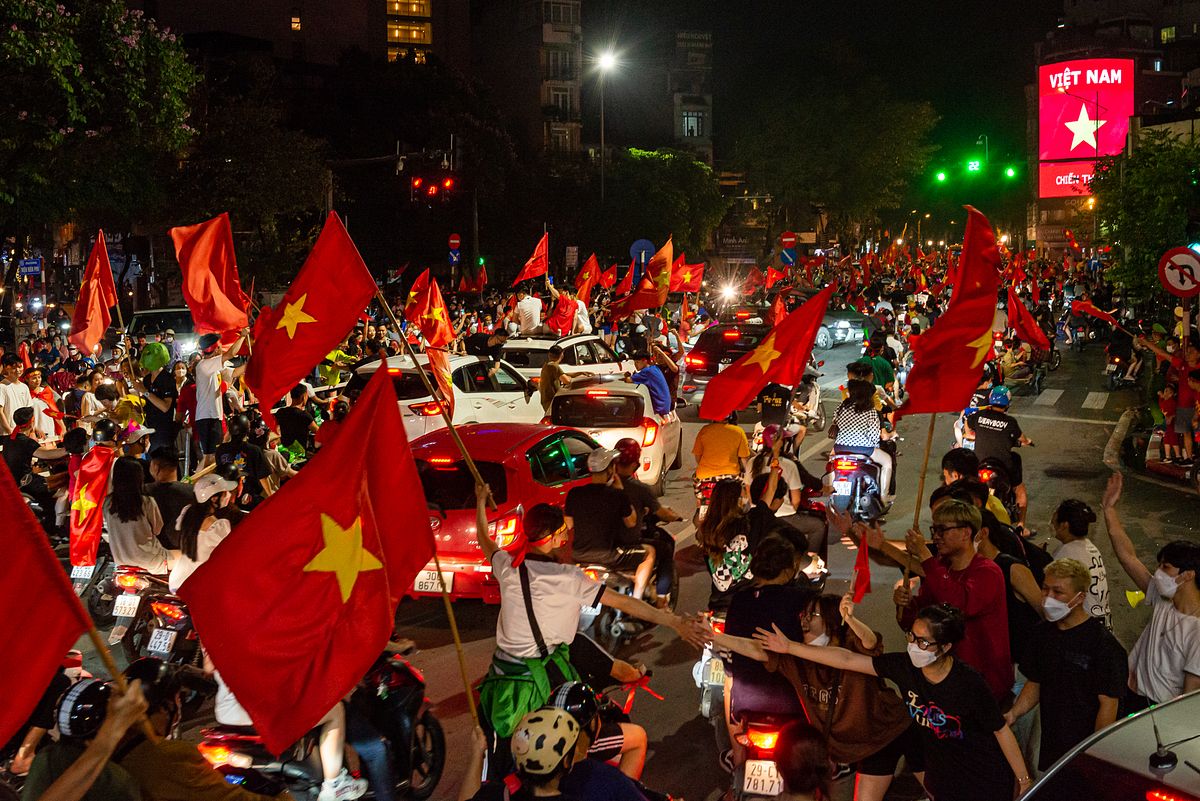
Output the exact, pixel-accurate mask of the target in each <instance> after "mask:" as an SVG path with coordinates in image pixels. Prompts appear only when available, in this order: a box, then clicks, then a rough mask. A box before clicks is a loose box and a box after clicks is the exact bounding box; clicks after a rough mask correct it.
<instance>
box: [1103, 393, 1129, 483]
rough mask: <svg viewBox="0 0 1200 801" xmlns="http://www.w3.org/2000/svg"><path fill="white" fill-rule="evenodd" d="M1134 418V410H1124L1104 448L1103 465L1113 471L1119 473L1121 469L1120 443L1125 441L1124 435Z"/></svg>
mask: <svg viewBox="0 0 1200 801" xmlns="http://www.w3.org/2000/svg"><path fill="white" fill-rule="evenodd" d="M1136 416H1137V410H1136V409H1132V408H1130V409H1126V410H1125V412H1124V413H1123V414H1122V415H1121V419H1119V420H1117V427H1116V428H1114V429H1113V432H1112V434H1111V435H1110V436H1109V438H1108V442H1107V443H1106V444H1105V446H1104V458H1103V461H1104V464H1106V465H1107V466H1108V467H1109V468H1111V469H1113V470H1116V471H1119V470H1120V469H1121V467H1120V463H1119V459H1118V456H1119V454H1120V453H1121V442H1122V441H1123V440H1124V439H1125V435H1126V434H1128V433H1129V426H1131V425H1133V418H1134V417H1136Z"/></svg>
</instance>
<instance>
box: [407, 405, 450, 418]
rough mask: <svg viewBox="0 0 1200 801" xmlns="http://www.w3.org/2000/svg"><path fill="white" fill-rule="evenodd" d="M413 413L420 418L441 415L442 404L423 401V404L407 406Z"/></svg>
mask: <svg viewBox="0 0 1200 801" xmlns="http://www.w3.org/2000/svg"><path fill="white" fill-rule="evenodd" d="M408 408H410V409H412V411H413V413H414V414H416V415H419V416H420V417H434V416H436V415H439V414H441V413H442V404H441V403H440V402H438V401H425V402H424V403H413V404H409V407H408Z"/></svg>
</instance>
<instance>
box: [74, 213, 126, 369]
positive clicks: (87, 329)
mask: <svg viewBox="0 0 1200 801" xmlns="http://www.w3.org/2000/svg"><path fill="white" fill-rule="evenodd" d="M116 305H117V287H116V285H115V284H114V283H113V274H112V265H111V264H110V263H109V261H108V246H107V245H105V244H104V231H97V232H96V244H95V245H93V246H92V252H91V254H90V255H89V256H88V260H87V266H86V267H85V268H84V270H83V283H82V284H80V285H79V300H78V301H77V302H76V303H75V314H74V315H73V316H72V317H71V334H70V336H69V337H68V338H67V339H68V341H69V342H70V343H71V344H72V345H74V346H75V347H77V348H79V352H80V353H82V354H84V355H86V356H91V355H92V354H93V353H94V352H95V350H96V346H97V345H98V344H100V341H101V340H102V339H104V332H105V331H107V330H108V327H109V326H110V325H112V312H110V311H109V309H111V308H112V307H113V306H116Z"/></svg>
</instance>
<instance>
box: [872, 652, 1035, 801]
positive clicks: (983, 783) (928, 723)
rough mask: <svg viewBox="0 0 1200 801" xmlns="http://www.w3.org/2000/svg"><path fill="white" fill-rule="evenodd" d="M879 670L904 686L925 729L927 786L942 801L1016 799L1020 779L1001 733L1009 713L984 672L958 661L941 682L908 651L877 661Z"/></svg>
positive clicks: (907, 701)
mask: <svg viewBox="0 0 1200 801" xmlns="http://www.w3.org/2000/svg"><path fill="white" fill-rule="evenodd" d="M872 662H873V663H874V665H875V672H876V673H877V674H878V675H879V676H881V677H882V678H885V679H889V680H891V681H892V682H893V683H894V684H895V685H896V686H897V687H899V688H900V700H902V701H903V702H904V703H905V704H906V705H907V707H908V714H909V715H910V716H911V717H912V719H913V721H914V722H915V723H916V724H917V728H918V729H919V730H920V732H921V740H922V742H923V743H924V747H925V768H926V770H925V787H926V788H927V789H928V790H929V792H930V794H931V795H932V796H933V797H934V798H936V799H937V800H938V801H1012V797H1013V789H1014V787H1015V786H1016V785H1015V781H1016V777H1015V776H1013V773H1012V769H1011V768H1010V767H1009V765H1008V761H1007V760H1006V759H1005V758H1004V753H1003V752H1002V751H1001V750H1000V744H999V743H998V742H997V741H996V732H997V731H999V730H1000V729H1001V728H1003V726H1004V716H1003V715H1001V714H1000V708H999V707H998V706H997V705H996V701H995V699H994V698H992V693H991V690H989V689H988V685H987V682H986V681H984V679H983V676H982V675H980V673H979V672H978V671H976V670H975V669H974V668H972V667H970V666H969V665H967V664H966V663H964V662H963V661H962V660H961V659H955V660H954V665H953V666H952V667H951V668H950V672H949V673H948V674H946V677H945V678H944V679H942V680H941V681H940V682H938V683H937V684H931V683H930V682H929V681H928V680H926V678H925V675H924V674H923V673H922V672H921V669H920V668H917V667H914V666H913V663H912V661H911V660H910V659H909V658H908V654H907V653H890V654H881V655H879V656H876V657H874V658H873V659H872Z"/></svg>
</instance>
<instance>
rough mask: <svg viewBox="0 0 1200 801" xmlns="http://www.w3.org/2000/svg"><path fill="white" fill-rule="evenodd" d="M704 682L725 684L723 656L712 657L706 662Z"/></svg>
mask: <svg viewBox="0 0 1200 801" xmlns="http://www.w3.org/2000/svg"><path fill="white" fill-rule="evenodd" d="M704 683H705V684H721V685H723V684H725V663H724V662H722V661H721V657H719V656H713V657H710V658H709V660H708V661H707V662H705V663H704Z"/></svg>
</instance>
